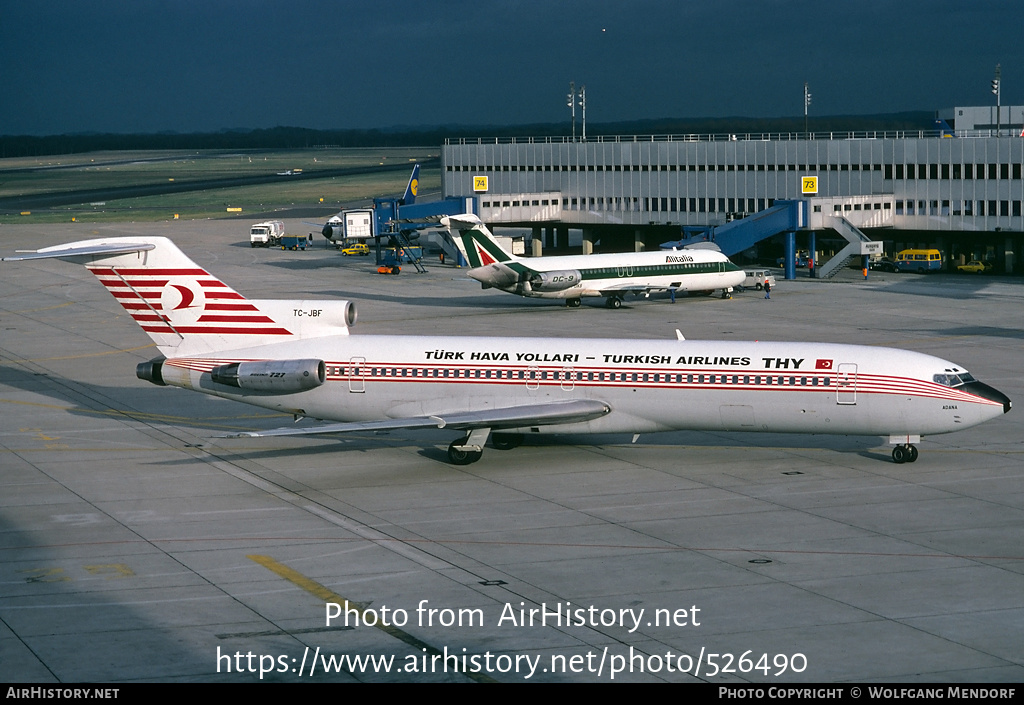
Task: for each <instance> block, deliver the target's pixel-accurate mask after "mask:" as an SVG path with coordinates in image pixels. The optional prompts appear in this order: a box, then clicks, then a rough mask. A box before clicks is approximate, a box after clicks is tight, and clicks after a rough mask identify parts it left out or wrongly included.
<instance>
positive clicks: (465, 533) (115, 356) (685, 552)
mask: <svg viewBox="0 0 1024 705" xmlns="http://www.w3.org/2000/svg"><path fill="white" fill-rule="evenodd" d="M247 225H248V223H247V222H245V223H243V222H240V221H199V222H184V221H176V222H167V223H157V224H130V223H128V224H116V225H95V224H92V225H86V224H67V225H51V226H17V225H13V226H12V225H0V254H4V255H6V254H11V253H13V251H14V250H16V249H36V248H39V247H45V246H48V245H55V244H60V243H64V242H70V241H73V240H79V239H87V238H91V237H97V236H100V235H110V236H121V235H133V234H147V235H153V234H155V235H166V236H168V237H171V238H172V239H173V240H174V241H175V242H176V243H178V245H179V246H180V247H181V248H182V249H183V250H184V251H185V252H186V253H187V254H188V255H189V256H191V257H192V258H193V259H195V260H196V261H197V262H198V263H199V264H201V265H203V266H204V267H206V268H207V269H208V270H210V271H212V272H213V273H215V274H216V275H218V276H219V277H220V278H222V279H223V280H224V281H226V282H228V283H229V284H231V285H232V286H233V287H234V288H236V289H237V290H238V291H240V292H241V293H243V294H244V295H246V296H249V297H251V298H287V299H298V298H331V299H351V300H353V301H355V302H356V303H357V306H358V307H359V314H360V317H359V322H358V323H357V325H356V327H355V329H354V332H353V335H358V334H359V333H360V332H372V333H388V334H396V335H416V334H450V335H492V334H509V333H510V332H511V333H512V334H515V335H522V336H563V337H569V336H579V337H617V338H618V337H625V338H669V339H671V338H674V337H675V330H676V329H679V330H681V331H682V332H683V334H684V335H685V336H686V337H687V338H688V339H727V340H751V339H760V340H801V341H803V340H821V341H829V342H840V343H861V344H867V345H884V346H891V347H899V348H907V349H912V350H919V351H922V352H926V353H930V354H934V355H937V356H939V357H943V358H946V359H951V360H954V361H956V362H958V363H961V364H963V365H964V366H965V367H967V369H969V370H970V371H971V372H972V373H973V374H974V375H975V376H976V377H977V378H978V379H979V380H981V381H983V382H986V383H988V384H990V385H992V386H994V387H995V388H996V389H999V390H1000V391H1002V392H1004V393H1005V394H1007V395H1008V396H1009V397H1010V398H1011V399H1013V400H1014V401H1015V402H1017V403H1018V405H1019V404H1020V403H1021V400H1022V399H1024V375H1022V373H1021V368H1022V363H1024V355H1022V349H1024V313H1022V311H1024V280H1021V279H1019V278H1018V279H1011V278H1001V277H969V276H955V275H934V276H919V275H899V274H882V273H874V272H872V273H871V278H870V279H869V280H868V281H866V282H865V281H862V280H861V278H860V277H859V275H857V273H856V272H854V271H853V270H851V271H849V272H844V273H843V274H841V275H840V281H838V282H835V281H833V282H818V281H809V280H806V279H798V280H797V281H793V282H787V281H782V280H780V281H779V283H778V285H777V287H775V289H773V291H772V299H771V300H770V301H769V300H765V299H764V298H763V294H761V293H759V292H753V291H748V292H745V293H742V294H738V295H737V296H736V297H735V298H733V299H731V300H721V299H717V298H710V297H701V298H685V297H680V298H679V299H678V301H677V303H675V304H671V303H669V301H668V298H667V296H663V297H652V298H651V299H650V300H647V301H644V300H640V301H638V302H635V303H634V302H633V301H632V300H629V301H627V303H626V305H625V306H624V307H623V308H622V309H621V310H618V311H611V310H608V309H605V308H604V307H603V305H602V304H603V301H602V300H595V301H594V302H585V303H584V305H583V307H582V308H580V309H566V308H564V307H562V306H559V305H558V304H557V303H555V302H537V301H530V300H525V299H521V298H518V297H514V296H511V295H508V294H503V293H500V292H495V291H482V290H481V289H480V287H479V285H478V284H477V283H476V282H473V281H471V280H469V279H467V278H465V277H464V275H463V274H462V273H461V271H460V270H458V269H456V268H453V267H450V266H440V265H439V264H438V263H436V262H433V263H428V266H429V272H428V273H427V274H417V273H415V272H414V271H411V270H409V271H404V272H403V274H402V275H401V276H398V277H393V276H380V275H377V274H375V273H373V270H374V268H373V267H372V266H371V261H370V260H368V258H363V257H342V256H341V255H340V254H339V253H338V252H336V251H335V250H334V249H333V248H330V249H328V248H326V247H325V246H324V245H322V244H321V243H323V242H324V241H323V240H322V239H321V238H320V237H319V235H317V236H316V238H317V243H316V247H315V249H313V250H311V251H306V252H285V251H281V250H272V249H251V248H250V247H249V244H248V241H247V234H246V230H247ZM287 225H288V226H289V228H290V230H289V231H298V232H305V231H307V230H308V229H309V228H308V227H307V226H304V225H301V224H300V223H299V222H298V221H295V222H294V223H292V222H288V223H287ZM0 330H2V333H0V412H2V413H0V477H2V478H3V493H2V495H0V532H2V533H0V537H2V540H0V584H2V586H3V589H2V591H0V654H2V658H0V681H6V682H32V683H55V682H62V683H74V682H86V681H88V682H182V681H189V682H207V681H210V682H213V681H216V682H256V681H260V680H261V679H262V680H263V681H264V682H266V681H272V682H282V681H307V682H322V681H331V682H335V681H338V682H348V681H353V682H354V681H368V682H395V681H425V682H426V681H429V682H436V681H456V682H460V681H472V680H496V681H523V680H526V681H527V682H530V681H543V682H551V681H561V682H570V681H571V682H605V681H610V680H612V678H613V676H614V680H615V681H617V682H622V681H626V682H641V681H671V682H711V683H740V682H751V683H760V684H765V685H768V684H790V683H798V682H835V683H840V682H866V681H872V682H941V683H967V682H976V683H998V682H1005V683H1012V682H1021V681H1022V680H1024V648H1022V647H1024V636H1022V635H1024V601H1022V599H1021V597H1022V595H1024V412H1022V411H1021V410H1020V409H1017V410H1015V411H1013V412H1011V413H1009V414H1007V415H1004V416H1003V417H1001V418H999V419H997V420H995V421H992V422H990V423H987V424H984V425H981V426H978V427H975V428H971V429H968V430H965V431H963V432H960V433H955V434H951V435H946V436H936V437H926V438H925V439H924V440H923V441H922V442H921V443H920V444H919V448H920V451H921V456H920V459H919V460H918V461H917V462H916V463H913V464H904V465H897V464H894V463H893V462H892V461H891V460H890V455H889V454H890V447H889V446H888V444H887V442H886V441H887V439H885V438H881V437H868V438H863V437H832V436H802V435H758V434H731V433H697V432H689V433H671V434H661V435H651V436H641V437H640V439H639V441H638V442H637V443H635V444H633V443H631V440H632V439H631V437H630V436H601V437H583V436H574V437H563V438H560V439H545V440H532V442H529V443H527V444H525V445H524V446H522V447H520V448H518V449H515V450H512V451H505V452H502V451H497V450H494V449H487V450H486V451H485V453H484V456H483V459H482V460H481V461H480V462H478V463H475V464H473V465H469V466H464V467H453V466H451V465H449V464H448V463H447V462H446V460H447V456H446V453H445V448H446V447H447V444H448V443H449V442H450V441H451V440H452V439H453V438H454V437H455V435H456V434H454V433H448V432H445V431H442V430H439V431H429V432H428V431H415V432H413V431H409V432H392V433H388V434H361V435H360V434H356V435H348V436H341V437H337V438H304V437H290V438H266V439H251V438H250V439H217V438H213V437H212V436H214V435H216V434H218V433H223V432H225V431H230V430H244V429H252V428H273V427H277V426H282V425H287V424H288V423H290V422H291V419H290V417H285V416H281V415H275V414H273V413H271V412H268V411H265V410H261V409H258V408H256V407H248V406H245V405H241V404H237V403H234V402H229V401H224V400H220V399H216V398H213V397H206V396H203V395H198V394H194V393H190V392H187V391H184V390H181V389H174V388H161V387H157V386H154V385H152V384H149V383H147V382H143V381H141V380H139V379H137V378H136V377H135V365H136V364H137V363H138V362H142V361H145V360H148V359H150V358H152V357H154V356H155V355H156V351H155V349H154V348H153V347H152V346H151V345H150V344H149V343H150V341H149V339H148V338H147V337H146V335H145V334H144V333H143V332H142V331H141V330H140V329H139V328H138V327H137V326H136V325H135V323H134V322H133V321H132V320H131V319H130V318H129V317H128V316H127V315H126V314H125V312H124V311H123V310H122V309H121V307H120V306H119V305H118V304H117V303H116V302H115V301H114V300H113V298H112V297H111V296H110V295H109V294H108V293H106V291H104V288H103V287H102V286H101V285H100V284H99V283H98V282H97V281H96V280H95V279H94V278H93V276H92V275H91V274H89V272H88V271H87V270H85V269H84V268H82V267H80V266H75V265H71V264H67V263H62V262H57V261H50V260H46V261H34V262H19V263H10V262H5V263H2V264H0ZM344 600H349V601H351V602H352V603H353V604H354V605H358V608H357V609H355V608H354V610H353V612H352V613H351V614H350V617H349V620H350V621H349V626H347V627H346V626H345V625H344V619H343V618H338V619H335V620H333V622H332V624H331V625H328V624H327V619H326V610H327V608H326V607H325V604H326V603H332V602H343V601H344ZM567 603H571V604H567ZM542 608H544V609H546V611H547V615H546V617H544V615H542V614H541V613H538V612H535V613H534V615H533V622H532V624H531V623H530V621H529V620H530V610H539V609H542ZM567 609H570V610H573V612H572V619H571V620H570V623H568V624H567V623H566V620H565V619H564V616H565V613H566V610H567ZM431 610H433V611H431ZM520 610H523V612H521V611H520ZM576 610H579V611H576ZM641 610H643V612H642V613H641V612H640V611H641ZM556 611H558V612H559V613H560V615H561V617H562V619H561V620H556V617H555V616H554V614H555V613H556ZM357 613H358V617H357V616H356V615H357ZM356 619H358V620H360V621H359V624H358V626H355V625H354V624H353V623H354V622H355V621H356ZM524 619H525V624H524ZM542 619H543V621H544V622H545V623H543V624H542V623H541V622H542ZM372 620H376V621H377V623H376V624H375V625H372V626H370V625H367V624H365V622H366V621H372ZM460 620H461V622H462V624H461V626H460V624H459V622H460ZM384 622H387V624H386V625H385V624H384ZM559 622H560V623H559ZM638 623H639V624H638ZM446 655H447V656H454V657H455V658H448V659H445V656H446ZM346 656H347V657H349V658H350V660H347V661H342V660H341V659H343V658H344V657H346ZM357 657H358V658H359V659H364V660H358V661H357V660H355V659H356V658H357ZM389 657H393V658H392V659H391V660H390V661H389V660H388V659H389ZM369 658H374V659H376V660H374V661H372V662H371V661H369V660H366V659H369ZM463 659H465V661H464V660H463ZM463 664H465V665H466V666H467V667H466V668H463V667H462V666H463ZM314 665H315V668H314ZM456 666H457V667H458V668H455V667H456ZM261 669H262V671H263V672H262V674H261V672H260V671H261ZM311 669H313V672H312V674H310V670H311ZM325 669H326V670H325ZM614 669H619V672H617V673H613V670H614Z"/></svg>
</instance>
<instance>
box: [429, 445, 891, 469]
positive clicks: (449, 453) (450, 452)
mask: <svg viewBox="0 0 1024 705" xmlns="http://www.w3.org/2000/svg"><path fill="white" fill-rule="evenodd" d="M448 453H449V455H450V454H451V450H449V451H448ZM908 455H909V453H907V449H906V448H904V447H903V446H896V447H895V448H893V449H892V461H893V462H894V463H896V464H897V465H902V464H903V463H905V462H907V456H908Z"/></svg>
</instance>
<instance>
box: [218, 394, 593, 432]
mask: <svg viewBox="0 0 1024 705" xmlns="http://www.w3.org/2000/svg"><path fill="white" fill-rule="evenodd" d="M610 411H611V407H610V406H609V405H608V404H607V403H605V402H603V401H598V400H596V399H575V400H573V401H557V402H550V403H547V404H525V405H523V406H509V407H504V408H501V409H488V410H486V411H464V412H459V413H454V414H438V415H436V416H414V417H409V418H403V419H383V420H381V421H354V422H345V423H332V424H323V425H320V426H308V427H304V428H296V427H285V428H275V429H271V430H268V431H241V432H239V433H230V434H223V435H219V436H215V438H263V437H270V436H309V435H318V434H324V433H355V432H359V431H389V430H397V429H402V428H404V429H415V428H450V429H454V430H456V431H464V430H468V429H474V428H490V429H502V428H520V427H524V426H552V425H557V424H567V423H578V422H582V421H590V420H591V419H596V418H599V417H601V416H604V415H605V414H607V413H609V412H610Z"/></svg>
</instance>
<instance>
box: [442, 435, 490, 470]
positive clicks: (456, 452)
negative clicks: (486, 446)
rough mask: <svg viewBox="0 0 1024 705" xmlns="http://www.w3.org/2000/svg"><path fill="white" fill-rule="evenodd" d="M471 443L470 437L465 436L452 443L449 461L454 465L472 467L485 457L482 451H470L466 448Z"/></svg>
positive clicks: (449, 449) (449, 450) (449, 448)
mask: <svg viewBox="0 0 1024 705" xmlns="http://www.w3.org/2000/svg"><path fill="white" fill-rule="evenodd" d="M468 442H469V436H464V437H462V438H460V439H458V440H456V441H452V443H451V445H449V446H448V461H449V462H450V463H451V464H452V465H470V464H471V463H475V462H476V461H478V460H480V458H482V457H483V455H484V452H483V451H482V450H469V449H467V448H466V447H465V446H466V444H467V443H468Z"/></svg>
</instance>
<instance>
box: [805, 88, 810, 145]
mask: <svg viewBox="0 0 1024 705" xmlns="http://www.w3.org/2000/svg"><path fill="white" fill-rule="evenodd" d="M810 105H811V91H810V90H809V89H808V88H807V83H806V82H804V134H806V135H808V136H810V132H808V130H807V108H809V107H810Z"/></svg>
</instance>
